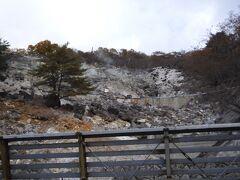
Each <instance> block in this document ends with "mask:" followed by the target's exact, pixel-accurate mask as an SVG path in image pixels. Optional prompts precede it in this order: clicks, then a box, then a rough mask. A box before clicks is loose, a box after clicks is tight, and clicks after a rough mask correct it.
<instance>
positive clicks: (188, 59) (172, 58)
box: [79, 14, 240, 85]
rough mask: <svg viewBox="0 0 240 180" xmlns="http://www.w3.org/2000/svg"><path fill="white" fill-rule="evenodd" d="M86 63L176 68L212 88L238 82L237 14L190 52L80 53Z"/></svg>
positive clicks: (239, 23) (239, 18)
mask: <svg viewBox="0 0 240 180" xmlns="http://www.w3.org/2000/svg"><path fill="white" fill-rule="evenodd" d="M79 55H80V56H81V57H82V60H83V61H84V62H86V63H89V64H94V63H96V64H104V65H108V64H109V65H114V66H116V67H126V68H131V69H150V68H154V67H158V66H162V67H168V68H177V69H179V70H181V71H183V72H185V73H188V74H191V75H194V76H197V77H200V78H202V79H204V80H206V81H208V82H210V83H211V84H213V85H219V84H222V83H225V82H230V81H231V82H232V83H239V81H240V15H239V14H231V15H230V16H229V18H228V19H227V20H226V21H225V22H224V23H222V24H221V26H220V27H219V31H218V32H217V33H215V34H210V35H209V38H208V40H207V41H206V46H205V47H204V48H201V49H196V50H192V51H189V52H184V51H183V52H172V53H164V52H160V51H159V52H154V53H153V54H152V55H150V56H149V55H146V54H144V53H142V52H137V51H134V50H132V49H131V50H127V49H121V50H120V51H117V50H116V49H113V48H111V49H107V48H98V50H96V51H93V52H82V51H79Z"/></svg>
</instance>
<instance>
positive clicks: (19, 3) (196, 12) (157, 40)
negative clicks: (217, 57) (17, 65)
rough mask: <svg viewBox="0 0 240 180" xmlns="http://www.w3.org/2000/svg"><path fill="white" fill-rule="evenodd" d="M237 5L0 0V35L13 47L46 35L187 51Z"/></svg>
mask: <svg viewBox="0 0 240 180" xmlns="http://www.w3.org/2000/svg"><path fill="white" fill-rule="evenodd" d="M239 5H240V0H85V1H83V0H0V38H3V39H6V40H8V41H9V42H10V44H11V47H12V48H16V47H17V48H26V47H27V46H28V45H29V44H36V43H37V42H39V41H41V40H45V39H49V40H51V41H53V42H57V43H60V44H63V43H65V42H67V41H68V42H70V46H71V47H74V48H76V49H80V50H83V51H90V50H91V49H92V47H93V49H97V48H98V47H108V48H111V47H113V48H117V49H121V48H126V49H131V48H133V49H135V50H137V51H143V52H145V53H148V54H149V53H151V52H154V51H165V52H170V51H181V50H189V49H192V48H193V47H196V46H198V45H199V44H203V40H204V39H205V38H206V37H207V34H208V33H209V31H214V30H215V27H216V25H217V24H219V23H220V22H222V21H223V20H224V19H225V18H227V17H228V14H229V11H231V10H232V11H235V12H237V11H238V10H239V8H238V6H239Z"/></svg>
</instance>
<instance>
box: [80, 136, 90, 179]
mask: <svg viewBox="0 0 240 180" xmlns="http://www.w3.org/2000/svg"><path fill="white" fill-rule="evenodd" d="M78 143H79V153H80V154H79V164H80V177H81V179H82V180H87V179H88V175H87V160H86V147H85V138H84V137H83V136H82V134H81V133H79V136H78Z"/></svg>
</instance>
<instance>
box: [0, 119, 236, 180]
mask: <svg viewBox="0 0 240 180" xmlns="http://www.w3.org/2000/svg"><path fill="white" fill-rule="evenodd" d="M239 132H240V123H236V124H216V125H199V126H185V127H169V128H154V129H150V128H149V129H131V130H122V131H104V132H78V133H56V134H30V135H10V136H1V137H0V151H1V175H0V179H5V180H9V179H39V178H41V179H53V178H80V179H88V177H92V178H94V177H101V178H103V177H122V178H124V179H133V178H134V177H138V178H144V177H147V176H148V177H156V178H158V179H159V178H163V179H164V178H169V179H170V178H173V179H174V178H176V179H178V178H179V177H182V178H190V179H198V178H200V179H238V177H240V141H239V140H240V134H239Z"/></svg>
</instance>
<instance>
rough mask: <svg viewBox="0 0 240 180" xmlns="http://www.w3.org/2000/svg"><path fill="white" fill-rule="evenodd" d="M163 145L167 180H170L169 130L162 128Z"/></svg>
mask: <svg viewBox="0 0 240 180" xmlns="http://www.w3.org/2000/svg"><path fill="white" fill-rule="evenodd" d="M163 131H164V144H165V160H166V168H167V179H171V178H172V177H171V162H170V149H169V133H168V132H169V130H168V128H164V129H163Z"/></svg>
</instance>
